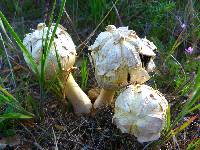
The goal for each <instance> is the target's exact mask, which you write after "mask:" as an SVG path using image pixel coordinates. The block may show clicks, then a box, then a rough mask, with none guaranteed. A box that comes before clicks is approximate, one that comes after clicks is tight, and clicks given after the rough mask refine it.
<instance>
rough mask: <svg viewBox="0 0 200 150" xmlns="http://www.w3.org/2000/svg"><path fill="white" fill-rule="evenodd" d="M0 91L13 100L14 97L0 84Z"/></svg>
mask: <svg viewBox="0 0 200 150" xmlns="http://www.w3.org/2000/svg"><path fill="white" fill-rule="evenodd" d="M0 91H1V92H2V93H3V94H5V95H6V96H7V97H8V98H9V99H13V100H15V98H14V97H13V96H12V94H10V93H9V92H8V91H7V90H6V89H4V88H3V87H2V86H0Z"/></svg>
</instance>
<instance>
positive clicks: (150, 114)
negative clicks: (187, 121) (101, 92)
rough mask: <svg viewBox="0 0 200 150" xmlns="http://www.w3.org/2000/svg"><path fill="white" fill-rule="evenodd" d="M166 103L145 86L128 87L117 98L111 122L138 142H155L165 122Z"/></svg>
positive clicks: (161, 96)
mask: <svg viewBox="0 0 200 150" xmlns="http://www.w3.org/2000/svg"><path fill="white" fill-rule="evenodd" d="M167 108H168V102H167V100H166V99H165V97H164V96H163V95H162V94H161V93H160V92H159V91H157V90H154V89H153V88H151V87H149V86H147V85H135V86H134V85H130V86H128V87H127V88H126V89H125V90H124V91H123V92H121V93H120V95H119V96H118V97H117V99H116V102H115V114H114V116H113V122H114V123H115V124H116V126H117V127H118V128H119V129H120V130H121V131H122V133H130V134H134V135H135V136H136V137H137V140H138V141H139V142H141V143H142V142H148V141H153V140H157V139H158V138H159V137H160V132H161V130H162V129H163V127H164V125H165V122H166V111H167Z"/></svg>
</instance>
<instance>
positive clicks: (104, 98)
mask: <svg viewBox="0 0 200 150" xmlns="http://www.w3.org/2000/svg"><path fill="white" fill-rule="evenodd" d="M114 94H115V90H110V89H101V92H100V95H99V96H98V97H97V99H96V101H95V103H94V108H95V109H96V108H99V107H102V106H108V105H111V103H112V102H113V97H114Z"/></svg>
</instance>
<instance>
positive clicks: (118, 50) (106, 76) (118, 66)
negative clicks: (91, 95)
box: [89, 25, 156, 108]
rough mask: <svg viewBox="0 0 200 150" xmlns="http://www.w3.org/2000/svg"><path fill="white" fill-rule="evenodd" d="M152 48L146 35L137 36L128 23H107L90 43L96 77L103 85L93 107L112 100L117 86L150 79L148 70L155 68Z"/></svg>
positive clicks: (153, 46) (106, 103)
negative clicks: (123, 25)
mask: <svg viewBox="0 0 200 150" xmlns="http://www.w3.org/2000/svg"><path fill="white" fill-rule="evenodd" d="M155 48H156V47H155V45H154V44H153V43H151V42H150V41H148V40H147V39H146V38H144V39H140V38H139V37H138V36H137V35H136V33H135V31H133V30H128V27H119V28H116V27H115V26H114V25H108V26H107V27H106V31H105V32H102V33H100V34H99V35H98V37H97V38H96V40H95V42H94V44H93V45H91V46H90V47H89V50H91V51H92V52H91V58H92V63H93V65H94V68H95V77H96V80H97V82H98V84H99V86H100V87H102V90H101V92H100V95H99V96H98V98H97V99H96V101H95V103H94V108H98V107H101V106H104V105H110V104H111V103H113V97H114V93H115V91H116V90H117V89H119V88H121V87H124V86H127V85H129V84H136V83H139V84H142V83H144V82H146V81H147V80H149V78H150V76H149V74H148V71H152V70H153V68H154V66H153V65H152V64H153V63H152V62H153V58H154V56H155V53H154V52H153V50H154V49H155Z"/></svg>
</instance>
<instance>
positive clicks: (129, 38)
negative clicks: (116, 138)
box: [23, 23, 168, 142]
mask: <svg viewBox="0 0 200 150" xmlns="http://www.w3.org/2000/svg"><path fill="white" fill-rule="evenodd" d="M54 27H55V26H54V25H52V26H51V27H50V30H49V37H47V38H48V39H47V42H49V39H50V37H51V35H52V32H53V29H54ZM47 33H48V27H46V25H45V24H44V23H40V24H38V27H37V30H34V31H33V32H32V33H29V34H27V35H26V37H25V38H24V41H23V43H24V45H25V46H26V47H27V49H28V51H29V53H30V54H31V56H32V57H33V59H34V61H35V62H36V64H37V67H38V71H39V73H40V70H41V57H42V54H43V52H44V51H45V49H44V46H43V44H44V43H43V42H44V40H45V39H46V35H47ZM155 49H156V46H155V45H154V44H153V43H152V42H150V41H149V40H147V39H146V38H139V37H138V36H137V34H136V33H135V31H133V30H129V29H128V27H119V28H116V27H115V26H114V25H108V26H107V27H106V31H104V32H101V33H100V34H99V35H98V37H97V38H96V40H95V42H94V44H93V45H91V46H90V47H89V50H91V56H92V60H91V61H92V63H93V65H94V68H95V77H96V80H97V82H98V84H99V86H100V87H101V88H102V89H101V92H100V94H99V96H98V97H97V99H96V101H95V102H94V105H93V107H94V108H95V109H97V108H99V107H102V106H107V105H111V104H112V103H114V100H113V97H114V94H115V91H116V90H118V89H124V90H122V92H121V93H120V94H119V96H118V97H117V99H116V102H115V114H114V116H113V121H114V123H115V124H116V126H117V127H118V128H119V129H120V130H121V131H122V132H123V133H130V134H134V135H135V136H136V137H137V138H138V141H139V142H147V141H152V140H156V139H158V138H159V136H160V132H161V130H162V129H163V126H164V124H165V118H166V110H167V107H168V103H167V101H166V99H165V98H164V97H163V96H162V94H161V93H160V92H159V91H156V90H154V89H153V88H151V87H149V86H147V85H144V83H145V82H146V81H148V80H149V79H150V76H149V72H152V71H153V70H154V68H155V64H154V62H153V60H154V58H155V56H156V55H155V53H154V50H155ZM24 58H25V61H26V62H27V64H28V66H29V67H30V69H32V70H33V68H32V66H31V64H30V62H29V59H28V58H26V56H24ZM75 58H76V49H75V45H74V43H73V41H72V39H71V37H70V35H69V34H68V33H67V32H66V30H65V29H64V27H62V26H61V25H59V26H58V28H57V30H56V33H55V38H54V40H53V44H52V45H51V47H50V51H49V54H48V57H47V61H46V66H45V74H46V76H45V77H46V79H47V80H51V79H52V77H54V76H56V75H58V72H59V75H60V74H61V76H59V77H60V79H61V81H62V82H63V83H64V84H63V85H65V88H64V89H65V91H64V93H65V95H66V96H67V98H68V99H69V100H70V101H71V103H72V105H73V108H74V111H75V113H76V114H77V115H80V114H88V113H90V111H91V110H92V103H91V100H90V99H89V98H88V96H87V95H86V94H85V93H84V92H83V91H82V89H81V88H80V87H79V86H78V84H77V83H76V82H75V80H74V78H73V76H72V74H71V69H72V68H73V65H74V63H75ZM58 60H59V61H58ZM60 66H61V69H60Z"/></svg>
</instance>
